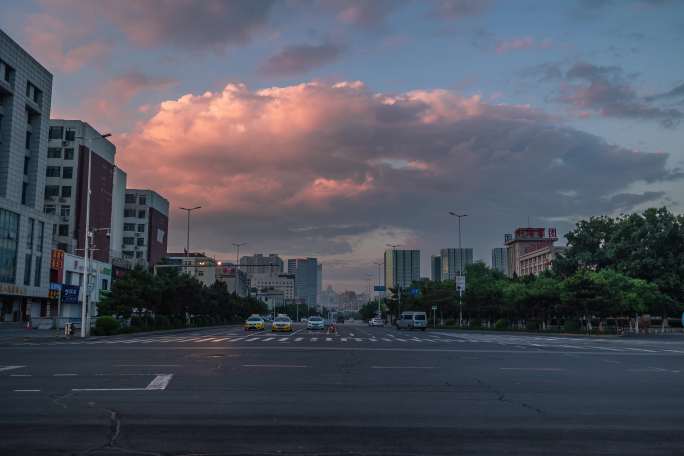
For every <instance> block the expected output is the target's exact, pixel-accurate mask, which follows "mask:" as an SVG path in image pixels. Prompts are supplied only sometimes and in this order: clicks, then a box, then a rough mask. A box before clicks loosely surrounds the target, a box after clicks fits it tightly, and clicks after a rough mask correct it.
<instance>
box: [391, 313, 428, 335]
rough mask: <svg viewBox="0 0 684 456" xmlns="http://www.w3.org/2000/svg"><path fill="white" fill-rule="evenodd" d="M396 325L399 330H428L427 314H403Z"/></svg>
mask: <svg viewBox="0 0 684 456" xmlns="http://www.w3.org/2000/svg"><path fill="white" fill-rule="evenodd" d="M395 325H396V326H397V329H420V330H422V331H425V328H427V314H426V313H425V312H402V313H401V315H400V316H399V318H398V319H397V321H396V323H395Z"/></svg>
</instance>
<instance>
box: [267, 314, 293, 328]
mask: <svg viewBox="0 0 684 456" xmlns="http://www.w3.org/2000/svg"><path fill="white" fill-rule="evenodd" d="M271 331H272V332H277V331H282V332H291V331H292V320H291V319H290V317H288V316H285V315H281V316H278V317H276V319H275V320H273V323H272V324H271Z"/></svg>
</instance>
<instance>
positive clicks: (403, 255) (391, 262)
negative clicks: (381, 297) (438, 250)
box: [385, 249, 420, 291]
mask: <svg viewBox="0 0 684 456" xmlns="http://www.w3.org/2000/svg"><path fill="white" fill-rule="evenodd" d="M418 280H420V250H391V249H388V250H385V286H386V287H387V290H388V291H389V290H390V289H391V288H397V287H401V288H408V287H410V286H411V284H412V283H413V282H416V281H418Z"/></svg>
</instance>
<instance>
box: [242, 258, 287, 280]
mask: <svg viewBox="0 0 684 456" xmlns="http://www.w3.org/2000/svg"><path fill="white" fill-rule="evenodd" d="M240 269H241V270H243V271H245V272H246V273H247V274H248V275H251V274H281V273H282V272H283V259H282V258H280V257H279V256H278V255H277V254H275V253H270V254H269V255H268V256H265V255H263V254H261V253H257V254H254V255H251V256H248V255H245V256H243V257H242V258H240Z"/></svg>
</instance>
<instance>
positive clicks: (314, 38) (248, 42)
mask: <svg viewBox="0 0 684 456" xmlns="http://www.w3.org/2000/svg"><path fill="white" fill-rule="evenodd" d="M0 11H2V14H1V15H0V27H1V28H2V29H3V30H5V31H6V32H7V33H8V34H9V35H10V36H12V37H13V38H14V39H15V40H16V41H17V42H18V43H19V44H20V45H22V46H23V47H24V48H25V49H27V50H28V51H29V52H30V53H32V55H34V56H35V57H36V59H37V60H38V61H39V62H41V63H42V64H43V65H44V66H45V67H46V68H48V69H49V70H50V71H51V72H52V73H53V76H54V84H53V98H52V115H51V117H53V118H69V119H81V120H84V121H86V122H88V123H90V124H91V125H93V126H94V127H95V128H97V129H98V130H99V131H101V132H111V133H112V138H111V139H112V142H114V143H115V144H116V146H117V161H118V164H119V166H120V167H121V168H123V169H124V170H125V171H126V172H127V173H128V186H129V187H133V188H151V189H154V190H156V191H157V192H159V193H160V194H162V195H163V196H165V197H166V198H167V199H169V201H170V207H171V209H170V233H169V250H170V251H182V250H183V248H184V244H185V229H186V227H185V216H184V213H183V212H182V211H181V210H179V209H178V208H179V207H181V206H185V207H188V206H197V205H201V206H202V209H201V210H199V211H196V212H194V213H193V219H192V231H191V250H193V251H204V252H206V253H207V254H210V255H213V256H215V257H217V258H218V259H232V258H234V257H235V251H234V248H233V246H232V243H234V242H246V243H247V245H245V246H243V247H242V248H241V254H242V253H246V254H251V253H271V252H273V253H279V254H280V255H281V256H282V257H285V258H288V257H306V256H315V257H318V258H319V261H321V262H322V263H323V265H324V266H323V270H324V273H323V281H324V287H326V286H327V285H332V286H333V287H334V288H335V289H336V290H338V291H342V290H344V289H354V290H359V291H361V290H364V289H366V287H367V278H368V276H369V275H372V277H376V275H377V272H376V271H377V268H376V266H375V264H374V262H378V261H381V258H382V255H383V251H384V249H385V246H386V244H388V243H390V244H400V245H402V247H403V248H412V249H420V250H421V259H422V275H423V276H429V274H430V269H429V260H430V255H433V254H437V253H439V249H441V248H447V247H456V246H457V242H458V240H457V239H458V234H457V220H456V219H455V218H454V217H451V216H449V214H448V212H449V211H455V212H459V213H466V214H468V217H466V218H464V219H463V225H462V237H463V246H464V247H472V248H473V249H474V256H475V258H476V259H481V260H484V261H485V262H487V263H489V262H490V260H491V249H492V248H494V247H500V246H502V244H503V239H504V234H505V233H510V232H512V231H514V230H515V228H517V227H520V226H527V224H528V221H529V223H530V224H531V225H533V226H539V227H557V229H558V232H559V234H561V235H562V234H564V233H566V232H567V231H568V230H570V229H572V227H573V225H574V223H575V222H576V221H577V220H579V219H583V218H587V217H591V216H596V215H602V214H608V215H618V214H621V213H625V212H632V211H638V210H641V209H643V208H645V207H649V206H667V207H669V208H670V209H671V210H673V211H675V212H677V213H681V212H682V209H683V207H682V197H683V196H684V179H683V178H684V171H683V170H684V133H683V132H684V125H682V123H683V122H682V121H683V120H684V58H682V42H683V41H684V2H681V1H677V0H672V1H668V0H623V1H618V0H612V1H611V0H587V1H584V0H582V1H572V0H563V1H561V0H546V1H525V0H519V1H504V0H500V1H495V0H491V1H487V0H438V1H422V0H421V1H418V0H415V1H411V0H408V1H401V0H374V1H363V0H350V1H341V0H339V1H338V0H282V1H269V0H245V1H239V0H235V1H222V0H203V1H199V2H192V1H188V0H141V1H140V0H118V1H116V2H111V1H104V0H88V1H85V0H45V1H35V0H33V1H31V0H24V1H21V2H19V1H10V0H0Z"/></svg>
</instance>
